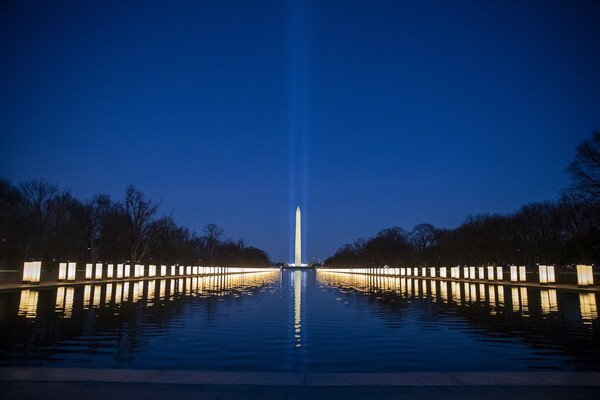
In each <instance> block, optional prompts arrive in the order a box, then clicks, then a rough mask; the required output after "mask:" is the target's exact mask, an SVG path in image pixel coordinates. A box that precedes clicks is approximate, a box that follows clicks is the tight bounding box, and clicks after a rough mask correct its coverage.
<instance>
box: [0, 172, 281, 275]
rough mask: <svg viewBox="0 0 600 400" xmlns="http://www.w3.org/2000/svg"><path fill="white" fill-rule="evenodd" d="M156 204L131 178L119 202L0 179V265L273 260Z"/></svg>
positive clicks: (221, 263)
mask: <svg viewBox="0 0 600 400" xmlns="http://www.w3.org/2000/svg"><path fill="white" fill-rule="evenodd" d="M159 207H160V202H159V201H154V200H152V199H151V198H149V197H148V196H146V195H145V194H143V193H142V192H141V191H139V190H138V189H136V187H135V186H133V185H129V186H127V188H126V189H125V195H124V198H123V200H120V201H115V200H112V199H111V198H110V196H108V195H106V194H99V195H96V196H94V197H93V198H92V199H91V200H88V201H80V200H78V199H76V198H75V197H73V195H72V194H71V193H70V192H69V191H67V190H61V189H59V187H58V186H57V185H53V184H50V183H48V182H46V181H45V180H43V179H35V180H32V181H29V182H25V183H21V184H19V185H13V184H11V183H10V182H9V181H7V180H5V179H3V178H0V210H1V212H0V268H2V269H6V268H18V267H20V265H22V264H23V262H24V261H28V260H34V259H35V260H41V261H42V262H43V263H44V266H45V267H50V268H53V267H56V265H57V263H58V262H65V261H75V262H78V263H86V262H112V263H123V262H132V263H133V262H135V263H147V264H184V265H203V266H217V265H218V266H265V265H270V263H271V261H270V259H269V256H268V255H267V253H266V252H264V251H263V250H260V249H257V248H255V247H252V246H248V245H246V243H244V241H243V240H238V241H234V240H232V239H225V238H224V231H223V229H222V228H221V227H219V226H218V225H215V224H208V225H206V226H205V227H204V231H203V235H197V234H196V233H194V232H192V231H190V230H189V229H188V228H186V227H183V226H179V225H177V223H176V222H175V221H174V219H173V218H172V216H160V217H159V215H158V211H159Z"/></svg>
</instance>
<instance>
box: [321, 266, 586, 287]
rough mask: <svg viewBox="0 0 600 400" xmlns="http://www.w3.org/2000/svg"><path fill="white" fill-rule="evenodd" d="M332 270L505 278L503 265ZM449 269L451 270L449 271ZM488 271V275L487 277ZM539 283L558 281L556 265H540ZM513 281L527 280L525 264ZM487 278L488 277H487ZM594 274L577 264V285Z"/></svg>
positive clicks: (512, 269)
mask: <svg viewBox="0 0 600 400" xmlns="http://www.w3.org/2000/svg"><path fill="white" fill-rule="evenodd" d="M324 270H325V271H331V272H344V273H358V274H377V275H399V276H414V277H418V276H422V277H431V278H436V277H437V276H439V277H440V278H447V277H448V272H449V273H450V278H452V279H479V280H488V281H502V280H503V279H504V269H503V267H494V266H488V267H450V268H447V267H420V268H410V267H409V268H389V267H386V268H346V269H324ZM448 270H449V271H448ZM486 272H487V277H486ZM538 272H539V283H541V284H548V283H556V271H555V267H554V265H539V266H538ZM509 276H510V281H511V282H526V281H527V269H526V268H525V266H516V265H511V266H510V274H509ZM486 278H487V279H486ZM593 284H594V275H593V269H592V266H591V265H578V266H577V285H578V286H580V287H586V286H592V285H593Z"/></svg>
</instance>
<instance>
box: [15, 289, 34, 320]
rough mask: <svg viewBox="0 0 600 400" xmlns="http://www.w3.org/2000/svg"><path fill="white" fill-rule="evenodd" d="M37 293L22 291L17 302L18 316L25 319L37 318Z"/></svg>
mask: <svg viewBox="0 0 600 400" xmlns="http://www.w3.org/2000/svg"><path fill="white" fill-rule="evenodd" d="M37 306H38V291H37V290H22V291H21V299H20V301H19V315H22V316H25V318H35V317H36V316H37Z"/></svg>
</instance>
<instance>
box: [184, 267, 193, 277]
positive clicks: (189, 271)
mask: <svg viewBox="0 0 600 400" xmlns="http://www.w3.org/2000/svg"><path fill="white" fill-rule="evenodd" d="M185 274H186V275H191V274H192V267H189V266H188V267H186V268H185Z"/></svg>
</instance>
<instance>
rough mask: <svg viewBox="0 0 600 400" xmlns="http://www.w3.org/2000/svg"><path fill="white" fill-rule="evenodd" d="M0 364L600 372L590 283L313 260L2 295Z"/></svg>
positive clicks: (599, 330) (599, 331)
mask: <svg viewBox="0 0 600 400" xmlns="http://www.w3.org/2000/svg"><path fill="white" fill-rule="evenodd" d="M0 366H45V367H52V366H56V367H97V368H135V369H144V368H147V369H178V370H232V371H233V370H235V371H329V372H351V371H356V372H383V371H387V372H392V371H393V372H409V371H410V372H412V371H415V372H417V371H419V372H422V371H507V370H510V371H519V370H533V369H554V370H600V320H599V316H598V294H596V293H594V292H583V291H561V290H555V289H548V288H546V289H538V288H533V287H519V286H510V285H494V284H485V283H473V282H457V281H447V280H429V279H414V278H413V279H411V278H395V277H373V276H367V275H354V274H339V273H331V272H324V271H314V270H306V271H298V270H295V271H271V272H263V273H252V274H239V275H223V276H211V277H194V278H173V279H156V280H145V281H130V282H118V283H115V282H113V283H90V284H86V285H80V286H60V287H55V288H50V289H42V288H38V289H36V288H34V287H32V288H30V289H27V290H15V291H11V292H4V293H0Z"/></svg>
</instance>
